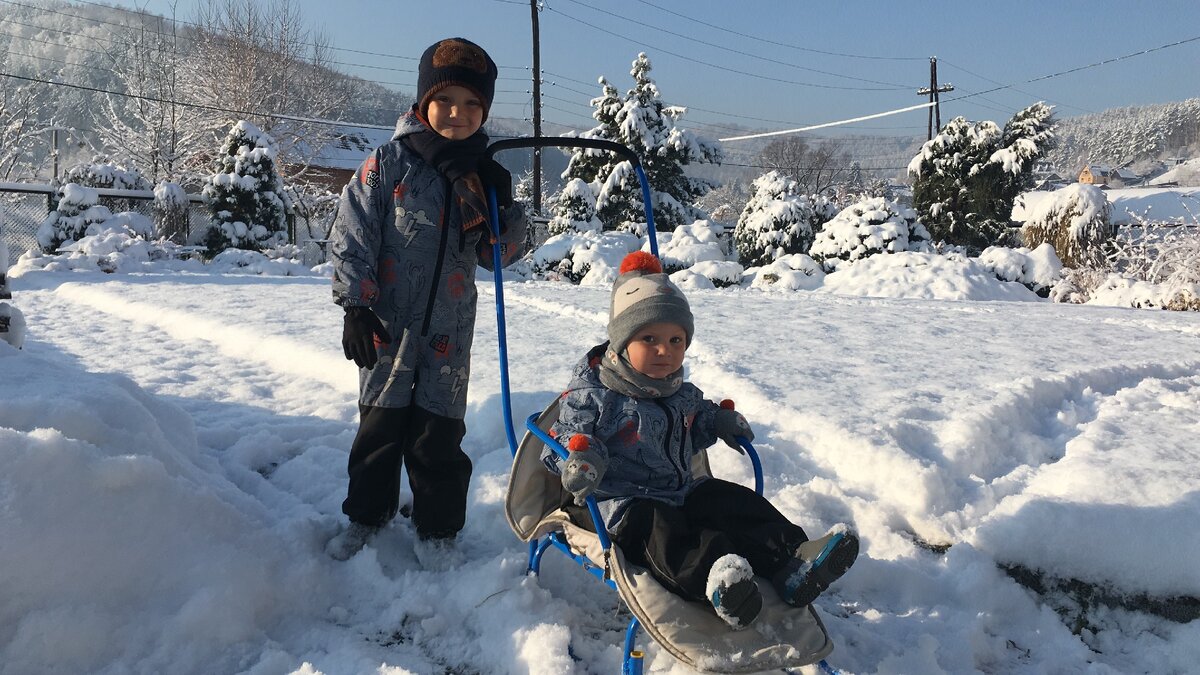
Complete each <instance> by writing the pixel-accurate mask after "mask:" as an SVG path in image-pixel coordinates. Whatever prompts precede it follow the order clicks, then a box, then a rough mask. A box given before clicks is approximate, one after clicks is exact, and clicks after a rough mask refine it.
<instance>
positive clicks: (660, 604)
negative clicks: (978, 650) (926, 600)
mask: <svg viewBox="0 0 1200 675" xmlns="http://www.w3.org/2000/svg"><path fill="white" fill-rule="evenodd" d="M557 417H558V400H557V399H556V400H555V401H554V402H553V403H551V404H550V406H549V407H548V408H546V410H544V411H543V412H542V413H541V415H539V416H538V418H537V425H538V427H539V428H540V429H541V430H543V431H548V430H549V428H550V426H551V424H553V423H554V421H555V420H556V419H557ZM543 446H544V443H543V441H542V440H541V439H539V438H538V437H537V436H535V435H534V434H533V433H532V432H526V434H525V437H524V438H523V439H522V441H521V444H520V446H519V447H518V449H517V453H516V455H515V457H514V458H513V467H512V473H511V474H510V476H509V484H508V493H507V494H506V496H505V512H506V515H507V516H508V523H509V525H510V526H511V527H512V529H513V532H515V533H516V534H517V536H518V537H520V538H521V540H522V541H525V542H534V541H536V540H538V539H540V538H542V537H544V536H546V535H549V534H551V533H554V532H559V533H562V538H563V539H565V541H566V543H567V545H568V546H569V547H570V548H571V549H572V550H573V551H574V552H576V553H577V554H581V555H584V556H586V557H587V559H588V560H590V561H592V563H593V564H594V565H595V566H596V567H598V568H600V569H602V570H604V573H605V575H606V577H607V578H609V579H611V580H612V581H613V582H615V584H616V587H617V592H618V593H619V594H620V596H621V600H623V601H624V602H625V605H626V606H627V607H629V610H630V612H632V613H633V615H634V616H635V617H637V619H638V621H639V622H640V623H641V626H642V628H644V629H645V630H646V632H647V633H649V634H650V635H651V637H653V638H654V640H655V641H656V642H658V644H660V645H661V646H662V648H663V649H665V650H667V651H668V652H669V653H670V654H671V655H672V656H674V657H675V658H677V659H679V660H680V661H682V662H683V663H685V664H687V665H688V666H691V667H693V668H695V669H697V670H701V671H705V672H713V673H750V672H758V671H763V670H771V669H779V668H794V667H799V666H803V665H808V664H811V663H817V662H818V661H821V660H822V659H824V658H825V656H827V655H828V654H829V653H830V652H831V651H833V643H832V642H830V640H829V636H828V634H827V633H826V631H825V626H824V625H823V624H822V623H821V619H820V618H819V617H818V616H817V613H816V610H815V609H814V608H813V607H812V606H808V607H804V608H797V607H792V606H790V605H788V604H786V603H784V602H783V601H782V600H780V599H779V596H778V595H777V594H776V593H775V591H774V589H773V588H772V586H771V584H770V583H768V582H766V580H763V579H760V583H759V588H760V589H761V590H762V594H763V609H762V612H761V613H760V614H759V616H758V619H757V620H755V622H754V623H753V624H752V625H751V626H750V627H749V628H747V629H745V630H740V631H733V630H730V629H729V627H728V626H727V625H726V624H725V622H723V621H721V619H719V618H718V617H717V615H716V613H714V612H713V610H712V607H711V606H709V605H708V604H706V603H699V602H689V601H687V600H684V599H683V598H680V597H679V596H677V595H674V594H673V593H671V592H670V591H668V590H666V589H665V588H663V587H662V585H660V584H659V583H658V582H657V581H655V580H654V578H653V577H651V576H650V574H649V573H648V572H647V571H646V570H645V569H644V568H642V567H639V566H637V565H634V564H632V563H629V562H627V561H626V560H625V557H624V555H622V553H621V551H620V549H619V548H618V547H617V546H616V545H613V546H612V547H611V548H609V549H608V551H605V550H604V549H603V547H602V545H601V542H600V538H599V537H598V536H597V535H596V534H595V533H593V532H591V531H590V530H587V529H585V528H582V527H579V526H577V525H575V524H574V523H572V522H571V520H570V518H569V517H568V516H567V514H566V512H565V511H564V510H562V509H561V508H560V505H562V504H563V503H564V497H565V492H564V490H563V488H562V484H561V483H560V481H559V478H558V476H557V475H555V474H553V473H550V472H549V471H547V470H546V467H545V466H544V465H543V464H542V462H541V452H542V448H543ZM692 462H693V469H694V470H695V472H696V474H697V475H712V474H711V472H710V470H709V467H708V457H707V455H706V454H705V453H703V452H701V453H699V454H697V455H696V456H695V458H694V459H693V460H692ZM628 656H629V655H628V654H626V657H627V658H628Z"/></svg>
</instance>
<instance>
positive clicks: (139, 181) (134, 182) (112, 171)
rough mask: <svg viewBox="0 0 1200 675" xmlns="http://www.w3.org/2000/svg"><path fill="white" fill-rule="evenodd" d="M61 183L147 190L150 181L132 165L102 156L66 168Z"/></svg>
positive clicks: (113, 188)
mask: <svg viewBox="0 0 1200 675" xmlns="http://www.w3.org/2000/svg"><path fill="white" fill-rule="evenodd" d="M62 181H63V183H75V184H77V185H82V186H84V187H90V188H107V189H112V190H149V189H150V181H148V180H146V177H145V176H143V175H142V172H141V171H138V170H137V169H136V168H134V167H131V166H130V167H126V166H122V165H120V164H117V163H115V162H111V161H105V160H104V159H103V158H102V157H97V158H95V159H93V160H92V161H91V162H90V163H87V164H79V165H76V166H73V167H71V168H69V169H67V170H66V173H64V174H63V179H62Z"/></svg>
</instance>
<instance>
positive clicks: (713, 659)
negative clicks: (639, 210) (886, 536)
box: [488, 138, 833, 675]
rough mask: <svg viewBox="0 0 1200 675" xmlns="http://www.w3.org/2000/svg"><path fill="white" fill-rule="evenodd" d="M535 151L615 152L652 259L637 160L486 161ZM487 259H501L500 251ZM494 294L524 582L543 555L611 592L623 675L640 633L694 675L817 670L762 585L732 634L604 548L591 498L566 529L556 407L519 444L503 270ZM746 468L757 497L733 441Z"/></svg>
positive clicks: (531, 142) (528, 142)
mask: <svg viewBox="0 0 1200 675" xmlns="http://www.w3.org/2000/svg"><path fill="white" fill-rule="evenodd" d="M537 147H583V148H591V149H597V150H604V151H609V152H614V153H616V154H618V155H620V156H621V157H622V158H624V159H627V160H628V161H629V162H630V163H631V164H632V165H633V168H634V170H635V172H636V174H637V176H638V179H639V181H640V183H641V187H642V199H643V203H644V204H645V205H646V223H647V229H648V232H649V240H650V250H651V253H653V254H654V255H655V256H657V255H658V243H657V239H656V236H655V231H654V220H653V213H652V211H651V208H650V203H651V201H650V188H649V184H648V182H647V180H646V175H645V172H644V171H643V169H642V167H641V165H640V163H639V162H638V159H637V156H636V155H635V154H634V153H633V152H632V151H630V150H629V149H628V148H626V147H625V146H623V145H620V144H617V143H613V142H610V141H601V140H595V139H581V138H517V139H508V140H504V141H498V142H496V143H493V144H492V145H491V146H490V147H489V149H488V154H489V156H491V155H494V154H495V153H496V152H499V151H502V150H509V149H516V148H537ZM488 196H489V201H490V206H491V209H490V211H491V214H492V215H491V223H490V226H491V228H492V232H493V234H494V235H496V237H494V238H498V234H499V225H498V216H497V204H496V197H495V193H494V192H493V191H491V190H489V195H488ZM494 248H495V250H494V252H493V256H494V259H495V260H500V259H501V257H500V250H499V244H498V243H497V244H495V245H494ZM493 274H494V280H495V286H496V315H497V316H496V318H497V321H496V323H497V336H498V341H499V349H500V384H501V398H502V406H501V408H502V414H503V415H504V424H505V432H506V434H507V437H508V444H509V449H510V450H511V451H512V453H513V466H512V471H511V473H510V475H509V485H508V491H507V493H506V495H505V514H506V516H507V518H508V522H509V525H510V526H511V527H512V529H513V532H515V533H516V535H517V536H518V537H519V538H520V539H521V540H522V541H525V542H528V544H529V567H528V571H529V573H531V574H535V575H536V574H537V573H538V572H539V570H540V565H541V559H542V556H543V554H544V553H545V552H546V551H547V550H549V549H550V548H555V549H558V550H560V551H561V552H563V553H564V554H566V555H567V557H568V558H570V559H572V560H574V561H575V562H576V563H578V564H579V565H580V566H582V567H583V568H584V569H585V570H586V571H587V572H589V573H590V574H592V575H593V576H595V577H596V578H597V579H599V580H600V581H602V582H603V583H605V584H606V585H608V586H609V587H610V588H613V589H614V590H616V591H617V593H618V595H619V596H620V598H621V600H622V601H623V602H624V603H625V605H626V606H627V607H628V608H629V610H630V612H631V613H632V614H633V616H634V618H633V619H632V620H631V621H630V623H629V627H628V629H627V630H626V633H625V647H624V652H623V653H624V658H623V663H622V674H623V675H640V673H641V672H642V658H643V653H642V652H641V651H639V650H637V649H636V640H637V634H638V631H639V629H644V630H645V631H646V632H647V633H648V634H649V635H650V636H651V637H652V638H653V639H654V640H655V641H656V642H658V643H659V645H661V646H662V648H663V649H664V650H666V651H667V652H668V653H670V654H671V655H672V656H674V657H675V658H676V659H678V660H680V661H682V662H683V663H685V664H687V665H688V666H691V667H693V668H696V669H697V670H701V671H706V672H718V673H746V672H759V671H763V670H771V669H785V668H794V667H798V666H803V665H808V664H812V663H818V662H819V663H820V665H821V667H822V669H823V670H825V671H826V672H832V671H831V670H830V669H829V667H828V665H826V664H825V662H824V661H823V660H822V659H823V658H824V657H825V656H826V655H828V654H829V653H830V652H831V651H832V650H833V644H832V642H830V640H829V636H828V634H827V633H826V631H825V626H824V625H823V624H822V623H821V620H820V618H819V617H818V616H817V613H816V610H815V609H814V608H813V607H812V606H808V607H803V608H797V607H793V606H791V605H788V604H786V603H784V602H783V601H782V600H780V599H779V597H778V595H776V593H775V592H774V590H773V589H772V588H771V585H770V584H760V590H761V592H762V595H763V609H762V611H761V613H760V614H759V616H758V618H757V619H756V621H755V623H754V624H753V625H752V626H751V627H749V628H747V629H745V630H739V631H734V630H732V629H730V627H729V626H728V624H726V623H725V622H724V621H722V620H721V619H720V618H719V617H718V616H717V615H716V614H715V613H714V612H713V610H712V607H711V605H709V604H707V603H700V602H691V601H688V600H685V599H683V598H681V597H679V596H677V595H675V594H673V593H671V592H670V591H668V590H667V589H666V588H664V587H663V586H662V585H661V584H659V583H658V582H657V581H656V580H655V579H654V578H653V577H652V576H651V575H650V574H649V572H648V571H647V570H645V569H644V568H641V567H639V566H637V565H634V564H632V563H629V562H627V561H626V560H625V557H624V555H623V554H622V552H621V550H620V548H619V547H618V546H615V545H613V544H612V542H611V541H610V540H609V537H608V534H607V532H606V531H605V527H604V520H603V518H602V517H601V516H600V511H599V509H598V508H597V506H596V501H595V498H593V497H590V496H589V497H588V498H587V508H588V511H589V512H590V514H591V518H592V522H591V527H590V528H588V527H584V526H581V525H579V524H577V523H576V522H574V521H573V520H572V519H571V518H570V516H569V515H568V514H567V512H566V511H565V510H564V509H563V508H562V507H563V505H564V504H567V503H568V502H569V501H570V499H569V495H568V494H567V493H566V492H565V490H564V489H563V487H562V483H561V481H560V479H559V477H558V476H557V475H555V474H553V473H551V472H550V471H548V470H547V469H546V467H545V465H544V464H543V463H542V461H541V452H542V449H543V447H549V448H550V449H551V450H552V451H554V452H555V453H556V454H558V455H559V456H560V457H563V458H564V459H565V458H566V456H567V450H566V449H565V448H563V447H562V445H561V444H559V443H558V442H557V441H555V440H554V439H553V438H552V437H551V436H550V435H549V433H548V430H549V429H550V426H551V425H552V424H553V423H554V422H555V421H556V420H557V418H558V410H559V399H558V398H557V397H555V400H554V401H553V402H551V403H550V405H549V406H548V407H547V408H546V409H545V410H543V411H541V412H538V413H534V414H532V415H530V416H529V417H528V419H527V420H526V427H527V431H526V433H525V435H524V438H523V439H522V441H521V443H520V444H519V445H518V443H517V440H516V431H515V429H514V427H513V422H512V409H511V407H512V406H511V397H510V390H509V381H508V353H507V336H506V331H505V320H504V294H503V284H502V279H501V274H502V269H501V265H495V270H494V272H493ZM739 440H740V441H741V443H742V447H743V448H744V449H745V450H746V454H747V456H748V457H749V458H750V460H751V462H752V463H753V468H754V476H755V489H756V490H757V491H758V492H759V493H760V494H761V493H762V490H763V484H762V483H763V480H762V467H761V464H760V462H759V459H758V455H757V453H756V452H755V451H754V448H753V446H752V445H751V444H750V443H749V442H747V441H746V440H745V439H739ZM692 468H693V471H694V472H695V473H696V475H698V476H699V475H711V471H710V470H709V466H708V455H707V453H706V452H704V451H701V452H699V453H697V454H696V455H695V457H694V458H693V460H692Z"/></svg>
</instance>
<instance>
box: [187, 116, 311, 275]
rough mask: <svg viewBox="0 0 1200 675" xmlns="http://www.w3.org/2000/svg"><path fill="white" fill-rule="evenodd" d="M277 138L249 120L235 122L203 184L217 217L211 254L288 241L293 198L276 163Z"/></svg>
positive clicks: (210, 234)
mask: <svg viewBox="0 0 1200 675" xmlns="http://www.w3.org/2000/svg"><path fill="white" fill-rule="evenodd" d="M276 156H277V151H276V149H275V142H274V141H273V140H272V139H271V137H270V136H268V135H267V134H265V133H263V132H262V131H261V130H260V129H259V128H258V127H256V126H254V125H253V124H251V123H250V122H247V121H245V120H242V121H240V122H238V123H237V124H235V125H234V126H233V129H231V130H230V132H229V135H228V136H226V138H225V144H224V145H223V146H222V148H221V153H220V155H219V156H218V157H217V161H216V171H215V173H213V175H212V176H211V177H209V179H208V184H207V185H205V186H204V191H203V194H204V196H205V197H206V198H207V199H208V207H209V210H210V211H211V213H212V223H211V224H210V225H209V227H208V230H207V232H206V233H205V235H204V240H203V243H204V245H205V246H207V247H208V251H207V252H206V255H207V256H209V257H212V256H215V255H216V254H218V253H220V252H221V251H224V250H225V249H227V248H242V249H249V250H254V251H260V250H262V249H264V248H270V247H272V246H278V245H279V244H282V243H284V242H285V241H287V214H288V212H289V211H290V209H291V200H290V198H289V197H288V196H287V194H286V193H285V192H284V190H283V181H282V180H281V179H280V178H279V174H278V173H277V172H276V169H275V158H276Z"/></svg>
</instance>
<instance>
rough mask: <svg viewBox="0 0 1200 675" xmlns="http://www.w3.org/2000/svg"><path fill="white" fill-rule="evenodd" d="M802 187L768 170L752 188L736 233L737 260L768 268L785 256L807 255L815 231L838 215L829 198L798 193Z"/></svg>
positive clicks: (734, 236)
mask: <svg viewBox="0 0 1200 675" xmlns="http://www.w3.org/2000/svg"><path fill="white" fill-rule="evenodd" d="M799 190H800V188H799V185H798V184H797V183H796V181H794V180H792V179H791V178H788V177H787V176H785V175H783V174H782V173H780V172H778V171H769V172H767V173H765V174H763V175H761V176H759V177H758V178H757V179H755V180H754V182H753V183H752V184H751V186H750V200H749V201H748V202H746V207H745V208H744V209H743V210H742V215H741V217H740V218H738V222H737V227H736V228H735V229H734V231H733V241H734V246H735V247H736V248H737V252H738V261H739V262H741V263H742V264H743V265H747V266H751V265H766V264H769V263H770V262H772V261H774V260H776V259H778V258H780V257H781V256H785V255H792V254H796V253H808V251H809V248H810V247H811V246H812V243H813V238H814V236H815V234H814V233H815V232H816V231H817V230H818V229H819V228H820V227H821V225H822V224H823V223H825V222H826V221H828V220H829V219H830V218H833V216H834V215H835V214H836V213H837V208H836V207H835V206H834V205H833V203H832V202H830V201H829V200H828V199H827V198H825V197H821V196H813V197H808V196H804V195H801V194H799Z"/></svg>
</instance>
